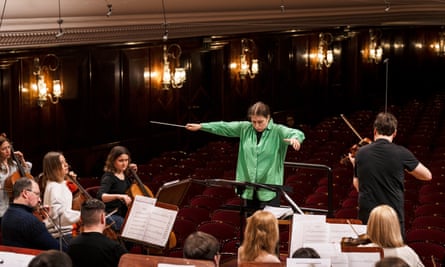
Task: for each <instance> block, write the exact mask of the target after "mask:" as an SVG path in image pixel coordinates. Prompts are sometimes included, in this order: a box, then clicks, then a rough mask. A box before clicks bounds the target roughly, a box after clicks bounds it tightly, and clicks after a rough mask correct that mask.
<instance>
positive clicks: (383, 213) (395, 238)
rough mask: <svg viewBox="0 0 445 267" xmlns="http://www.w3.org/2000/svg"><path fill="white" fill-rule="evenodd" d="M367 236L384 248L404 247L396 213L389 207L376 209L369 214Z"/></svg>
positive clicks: (384, 206)
mask: <svg viewBox="0 0 445 267" xmlns="http://www.w3.org/2000/svg"><path fill="white" fill-rule="evenodd" d="M367 234H368V237H369V239H370V240H371V241H372V242H373V243H375V244H377V245H378V246H380V247H382V248H397V247H402V246H404V242H403V237H402V234H401V233H400V223H399V218H398V216H397V213H396V211H395V210H394V209H393V208H391V207H390V206H388V205H380V206H377V207H375V208H374V209H373V210H372V211H371V213H370V214H369V220H368V226H367Z"/></svg>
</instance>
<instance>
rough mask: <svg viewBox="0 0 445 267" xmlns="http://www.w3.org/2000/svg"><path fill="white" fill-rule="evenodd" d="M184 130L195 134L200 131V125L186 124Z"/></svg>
mask: <svg viewBox="0 0 445 267" xmlns="http://www.w3.org/2000/svg"><path fill="white" fill-rule="evenodd" d="M185 128H186V129H187V130H189V131H192V132H196V131H199V130H201V124H199V123H187V124H186V125H185Z"/></svg>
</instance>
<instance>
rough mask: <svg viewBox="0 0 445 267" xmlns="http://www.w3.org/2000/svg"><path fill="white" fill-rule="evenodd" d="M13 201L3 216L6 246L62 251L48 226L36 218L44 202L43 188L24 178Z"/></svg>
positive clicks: (16, 184) (16, 190) (3, 239)
mask: <svg viewBox="0 0 445 267" xmlns="http://www.w3.org/2000/svg"><path fill="white" fill-rule="evenodd" d="M13 197H14V200H13V203H10V205H9V207H8V209H7V210H6V212H5V214H4V215H3V220H2V241H3V245H6V246H14V247H24V248H32V249H41V250H47V249H59V245H60V244H59V242H58V241H57V239H55V238H54V237H52V236H51V234H50V233H49V232H48V229H46V227H45V224H44V223H43V222H42V221H40V220H39V219H38V217H37V216H36V215H34V214H33V211H35V210H36V209H38V208H39V206H40V202H41V199H40V189H39V185H38V184H37V183H36V182H35V181H34V180H33V179H29V178H20V179H18V180H17V181H16V182H15V183H14V186H13ZM62 249H66V248H65V247H63V248H62Z"/></svg>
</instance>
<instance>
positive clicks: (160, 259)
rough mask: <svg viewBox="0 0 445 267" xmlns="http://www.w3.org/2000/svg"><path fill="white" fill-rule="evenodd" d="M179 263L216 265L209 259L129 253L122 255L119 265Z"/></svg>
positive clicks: (199, 266)
mask: <svg viewBox="0 0 445 267" xmlns="http://www.w3.org/2000/svg"><path fill="white" fill-rule="evenodd" d="M161 263H166V264H177V265H191V266H195V267H214V266H215V263H214V262H213V261H207V260H192V259H183V258H174V257H164V256H152V255H141V254H131V253H127V254H124V255H122V257H121V259H120V261H119V265H118V266H119V267H157V266H158V264H161Z"/></svg>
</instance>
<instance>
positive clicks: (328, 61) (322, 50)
mask: <svg viewBox="0 0 445 267" xmlns="http://www.w3.org/2000/svg"><path fill="white" fill-rule="evenodd" d="M333 40H334V37H333V36H332V34H331V33H320V34H319V35H318V52H317V69H318V70H322V69H323V66H326V68H329V67H330V66H331V65H332V63H334V52H333V50H332V48H331V47H330V45H331V44H332V41H333Z"/></svg>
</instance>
